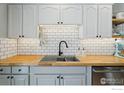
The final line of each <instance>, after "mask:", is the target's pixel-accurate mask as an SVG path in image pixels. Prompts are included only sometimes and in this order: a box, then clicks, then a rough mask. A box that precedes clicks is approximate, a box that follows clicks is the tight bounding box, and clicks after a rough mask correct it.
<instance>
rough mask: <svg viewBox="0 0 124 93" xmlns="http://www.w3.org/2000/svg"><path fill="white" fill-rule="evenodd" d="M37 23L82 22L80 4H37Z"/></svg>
mask: <svg viewBox="0 0 124 93" xmlns="http://www.w3.org/2000/svg"><path fill="white" fill-rule="evenodd" d="M39 24H82V7H81V5H39Z"/></svg>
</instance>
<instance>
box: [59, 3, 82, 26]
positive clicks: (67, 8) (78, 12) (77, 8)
mask: <svg viewBox="0 0 124 93" xmlns="http://www.w3.org/2000/svg"><path fill="white" fill-rule="evenodd" d="M82 21H83V20H82V6H81V5H61V22H63V24H82Z"/></svg>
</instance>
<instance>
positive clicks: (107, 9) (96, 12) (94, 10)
mask: <svg viewBox="0 0 124 93" xmlns="http://www.w3.org/2000/svg"><path fill="white" fill-rule="evenodd" d="M83 12H84V13H83V14H84V16H83V24H84V37H85V38H109V37H112V5H84V6H83Z"/></svg>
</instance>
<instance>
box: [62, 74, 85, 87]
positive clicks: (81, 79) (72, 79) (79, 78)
mask: <svg viewBox="0 0 124 93" xmlns="http://www.w3.org/2000/svg"><path fill="white" fill-rule="evenodd" d="M85 82H86V81H85V75H63V79H61V84H62V85H85Z"/></svg>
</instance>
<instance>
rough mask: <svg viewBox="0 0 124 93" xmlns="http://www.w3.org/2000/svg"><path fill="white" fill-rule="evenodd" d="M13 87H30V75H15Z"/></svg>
mask: <svg viewBox="0 0 124 93" xmlns="http://www.w3.org/2000/svg"><path fill="white" fill-rule="evenodd" d="M12 85H28V75H14V76H13V79H12Z"/></svg>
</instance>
